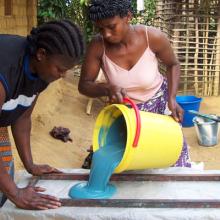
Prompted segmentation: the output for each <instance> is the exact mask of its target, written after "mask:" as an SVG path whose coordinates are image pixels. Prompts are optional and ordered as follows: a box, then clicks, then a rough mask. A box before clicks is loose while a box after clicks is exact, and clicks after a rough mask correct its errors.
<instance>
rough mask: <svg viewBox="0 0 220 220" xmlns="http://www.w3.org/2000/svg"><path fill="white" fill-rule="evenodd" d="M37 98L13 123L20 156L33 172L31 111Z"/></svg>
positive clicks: (13, 131) (26, 166) (28, 169)
mask: <svg viewBox="0 0 220 220" xmlns="http://www.w3.org/2000/svg"><path fill="white" fill-rule="evenodd" d="M36 101H37V98H36V99H35V101H34V103H33V104H32V106H31V107H30V108H29V109H28V110H26V111H25V112H24V113H23V114H22V115H21V116H20V117H19V118H18V119H17V120H16V122H15V123H14V124H12V125H11V129H12V134H13V138H14V141H15V144H16V147H17V150H18V153H19V156H20V158H21V160H22V162H23V164H24V167H25V168H26V170H27V171H28V172H30V173H31V167H32V166H33V159H32V154H31V148H30V134H31V113H32V111H33V109H34V106H35V104H36Z"/></svg>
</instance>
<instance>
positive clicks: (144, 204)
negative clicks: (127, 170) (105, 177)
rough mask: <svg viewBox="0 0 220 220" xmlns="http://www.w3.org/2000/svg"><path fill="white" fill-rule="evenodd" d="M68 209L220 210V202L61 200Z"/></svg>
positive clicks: (182, 200) (184, 200)
mask: <svg viewBox="0 0 220 220" xmlns="http://www.w3.org/2000/svg"><path fill="white" fill-rule="evenodd" d="M61 203H62V206H68V207H73V206H75V207H109V208H110V207H115V208H220V200H199V199H198V200H190V199H187V200H186V199H61Z"/></svg>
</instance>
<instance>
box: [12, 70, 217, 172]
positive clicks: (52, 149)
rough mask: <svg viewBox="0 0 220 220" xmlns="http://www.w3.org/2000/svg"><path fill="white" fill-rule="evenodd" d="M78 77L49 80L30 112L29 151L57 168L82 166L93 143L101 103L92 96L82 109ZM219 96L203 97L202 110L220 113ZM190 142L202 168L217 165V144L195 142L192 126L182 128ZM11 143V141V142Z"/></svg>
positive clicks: (84, 100)
mask: <svg viewBox="0 0 220 220" xmlns="http://www.w3.org/2000/svg"><path fill="white" fill-rule="evenodd" d="M77 83H78V77H77V76H75V77H74V76H73V74H71V73H70V74H68V75H67V77H66V78H65V79H61V80H59V81H57V82H54V83H52V84H51V85H50V86H49V87H48V89H47V90H46V91H45V92H43V93H42V94H41V96H40V97H39V100H38V103H37V105H36V108H35V110H34V113H33V116H32V134H31V143H32V154H33V158H34V161H35V162H36V163H47V164H50V165H51V166H54V167H58V168H78V167H81V165H82V163H83V160H84V158H85V156H86V155H87V154H88V153H87V151H86V149H87V148H89V146H90V144H91V143H92V133H93V126H94V123H95V119H96V116H97V115H98V112H99V111H100V110H101V108H102V107H103V103H102V102H101V101H99V100H98V99H95V101H94V104H93V106H92V111H91V115H87V114H86V113H85V109H86V105H87V101H88V98H87V97H85V96H82V95H80V94H79V92H78V90H77ZM219 106H220V97H207V98H204V100H203V101H202V104H201V109H200V110H201V112H204V113H214V114H218V115H220V108H219ZM54 126H63V127H67V128H69V129H70V130H71V134H70V136H71V138H72V139H73V142H67V143H64V142H62V141H60V140H56V139H54V138H52V137H51V136H50V135H49V131H50V130H51V129H52V128H53V127H54ZM184 134H185V137H186V140H187V142H188V144H189V146H190V155H191V159H192V161H197V162H199V161H203V162H204V163H205V169H220V163H219V161H220V144H219V145H217V146H214V147H202V146H199V145H198V143H197V136H196V132H195V128H194V127H192V128H184ZM13 145H14V144H13ZM13 154H14V157H15V166H16V169H17V170H19V169H23V165H22V163H21V161H20V158H19V157H18V154H17V151H16V149H15V147H13Z"/></svg>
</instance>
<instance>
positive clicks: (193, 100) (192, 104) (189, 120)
mask: <svg viewBox="0 0 220 220" xmlns="http://www.w3.org/2000/svg"><path fill="white" fill-rule="evenodd" d="M176 101H177V103H178V104H179V105H180V106H181V107H182V108H183V110H184V115H183V122H182V125H183V127H192V126H194V123H193V118H194V117H195V115H193V114H190V113H189V112H188V110H195V111H199V107H200V103H201V101H202V98H198V97H196V96H177V97H176Z"/></svg>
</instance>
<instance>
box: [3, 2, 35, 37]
mask: <svg viewBox="0 0 220 220" xmlns="http://www.w3.org/2000/svg"><path fill="white" fill-rule="evenodd" d="M10 4H11V5H10ZM10 6H11V11H10ZM8 7H9V8H8ZM10 12H11V13H10ZM8 13H9V14H8ZM36 24H37V0H0V33H4V34H6V33H7V34H18V35H27V34H28V33H29V32H30V30H31V28H32V27H33V26H36Z"/></svg>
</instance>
